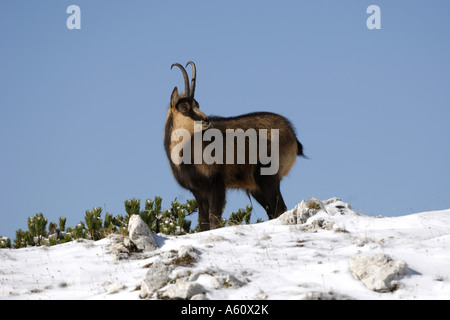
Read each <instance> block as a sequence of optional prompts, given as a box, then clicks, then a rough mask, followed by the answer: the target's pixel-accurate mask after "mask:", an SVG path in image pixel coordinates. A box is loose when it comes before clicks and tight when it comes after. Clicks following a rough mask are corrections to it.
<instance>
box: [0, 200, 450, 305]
mask: <svg viewBox="0 0 450 320" xmlns="http://www.w3.org/2000/svg"><path fill="white" fill-rule="evenodd" d="M318 202H319V203H320V209H317V210H315V212H314V213H315V214H313V215H311V216H310V217H309V218H308V219H307V221H306V223H302V224H294V225H285V224H283V223H282V221H285V220H283V219H282V218H278V219H274V220H271V221H268V222H264V223H258V224H252V225H242V226H233V227H226V228H222V229H217V230H212V231H207V232H201V233H196V234H189V235H184V236H161V235H153V237H154V238H155V240H156V242H157V244H158V249H157V250H155V251H150V252H138V253H131V254H129V255H128V257H126V258H123V257H122V259H118V258H117V257H116V256H115V255H114V254H113V253H112V251H111V250H110V246H111V244H112V243H113V242H114V241H117V237H115V238H114V237H110V238H106V239H102V240H99V241H95V242H94V241H90V240H84V241H74V242H70V243H66V244H62V245H57V246H53V247H29V248H23V249H1V250H0V299H2V300H5V299H108V300H110V299H140V294H141V284H142V283H143V281H144V279H146V275H147V272H149V270H150V268H152V267H151V265H152V264H153V263H154V262H155V261H157V260H158V261H159V262H158V264H159V263H160V262H162V263H165V264H167V265H169V266H170V270H171V271H170V272H171V273H170V278H171V279H172V281H170V282H169V283H167V284H166V285H165V286H164V287H162V288H161V289H160V290H159V291H158V292H157V293H155V294H154V295H152V296H151V298H152V299H157V298H159V297H161V295H162V296H164V294H165V292H166V291H167V296H169V293H170V296H171V297H172V296H173V295H174V294H175V293H174V292H176V291H177V290H178V289H180V288H182V287H181V286H182V285H183V286H184V287H189V288H193V287H195V289H196V290H195V292H196V295H195V296H194V297H192V298H194V299H211V300H214V299H237V300H247V299H269V300H272V299H328V298H331V299H450V209H448V210H442V211H432V212H422V213H416V214H411V215H407V216H401V217H391V218H386V217H373V216H366V215H361V214H358V213H357V212H355V211H353V210H352V209H351V206H350V205H349V204H347V203H344V202H342V201H340V200H339V199H337V198H334V199H330V200H327V201H323V202H322V201H318ZM305 204H307V203H306V202H303V206H304V205H305ZM300 205H301V204H299V205H298V206H297V207H296V208H294V209H292V210H290V211H288V212H287V213H285V215H287V214H295V212H299V211H300ZM295 210H297V211H295ZM321 220H323V221H321ZM186 248H188V251H186V250H187V249H186ZM180 249H181V250H180ZM189 250H190V251H189ZM186 252H187V253H186ZM189 252H191V253H192V256H193V260H192V261H193V262H192V263H188V264H185V265H183V264H180V265H176V264H174V261H175V259H174V258H175V257H177V256H178V257H180V255H181V254H183V255H185V254H189ZM193 252H195V254H194V253H193ZM376 255H385V256H388V257H389V259H392V261H399V262H402V263H403V262H404V263H406V266H407V267H406V272H405V273H404V274H399V275H398V276H396V277H395V279H394V280H393V281H394V282H395V283H394V284H395V285H393V286H392V288H393V289H392V290H389V291H388V292H376V291H373V290H370V289H369V288H368V287H366V286H365V285H364V283H363V282H362V281H360V280H358V279H356V278H355V277H354V276H353V275H352V273H351V271H350V268H349V264H350V261H352V259H353V258H354V257H355V256H358V257H361V256H367V257H374V256H376ZM149 266H150V267H149ZM176 284H178V285H179V287H178V288H175V285H176ZM180 290H181V289H180ZM184 292H186V290H185V291H184ZM199 292H200V294H198V293H199ZM183 294H185V293H183Z"/></svg>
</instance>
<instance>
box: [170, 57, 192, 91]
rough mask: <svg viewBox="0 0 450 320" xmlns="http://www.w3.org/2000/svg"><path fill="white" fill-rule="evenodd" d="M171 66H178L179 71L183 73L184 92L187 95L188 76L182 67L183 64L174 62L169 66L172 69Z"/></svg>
mask: <svg viewBox="0 0 450 320" xmlns="http://www.w3.org/2000/svg"><path fill="white" fill-rule="evenodd" d="M173 66H177V67H178V68H180V70H181V72H182V73H183V78H184V94H185V96H186V97H189V96H190V94H189V77H188V75H187V72H186V70H185V69H184V68H183V66H182V65H181V64H179V63H174V64H172V66H171V67H170V70H172V68H173Z"/></svg>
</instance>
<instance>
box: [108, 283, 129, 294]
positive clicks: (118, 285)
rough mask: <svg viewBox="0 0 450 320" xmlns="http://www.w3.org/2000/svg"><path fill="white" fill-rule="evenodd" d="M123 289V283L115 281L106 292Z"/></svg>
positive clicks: (115, 291)
mask: <svg viewBox="0 0 450 320" xmlns="http://www.w3.org/2000/svg"><path fill="white" fill-rule="evenodd" d="M123 289H125V285H124V284H123V283H121V282H116V283H113V284H112V285H110V286H109V288H108V292H109V293H117V292H119V291H121V290H123Z"/></svg>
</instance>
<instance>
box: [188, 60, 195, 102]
mask: <svg viewBox="0 0 450 320" xmlns="http://www.w3.org/2000/svg"><path fill="white" fill-rule="evenodd" d="M188 65H191V66H192V79H191V88H190V90H191V95H190V96H189V97H190V98H192V99H193V98H194V94H195V81H196V76H197V72H196V70H195V63H194V62H193V61H189V62H188V63H186V68H187V66H188Z"/></svg>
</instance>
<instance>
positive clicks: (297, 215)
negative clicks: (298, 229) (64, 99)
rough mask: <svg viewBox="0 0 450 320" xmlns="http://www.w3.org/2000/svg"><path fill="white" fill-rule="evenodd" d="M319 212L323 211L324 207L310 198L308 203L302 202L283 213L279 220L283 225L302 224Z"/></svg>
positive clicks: (318, 201)
mask: <svg viewBox="0 0 450 320" xmlns="http://www.w3.org/2000/svg"><path fill="white" fill-rule="evenodd" d="M320 210H324V205H323V203H322V202H321V201H320V200H317V199H315V198H311V199H310V200H309V201H308V202H307V201H305V200H302V202H300V203H299V204H298V205H296V206H295V208H294V209H293V210H289V211H287V212H285V213H283V214H282V215H281V216H280V220H281V222H282V223H283V224H285V225H294V224H303V223H306V221H307V220H308V219H309V218H310V217H312V216H314V215H315V214H317V212H319V211H320Z"/></svg>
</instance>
